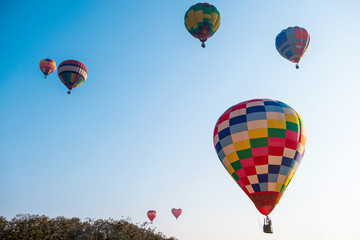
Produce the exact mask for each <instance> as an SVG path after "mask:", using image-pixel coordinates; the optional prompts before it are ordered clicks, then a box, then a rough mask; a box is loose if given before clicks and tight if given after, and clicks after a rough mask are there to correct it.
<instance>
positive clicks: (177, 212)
mask: <svg viewBox="0 0 360 240" xmlns="http://www.w3.org/2000/svg"><path fill="white" fill-rule="evenodd" d="M171 212H172V214H173V215H174V216H175V217H176V219H178V217H179V216H180V214H181V213H182V210H181V208H179V209H176V208H173V209H171Z"/></svg>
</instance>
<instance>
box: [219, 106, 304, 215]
mask: <svg viewBox="0 0 360 240" xmlns="http://www.w3.org/2000/svg"><path fill="white" fill-rule="evenodd" d="M306 138H307V137H306V131H305V126H304V123H303V121H302V119H301V118H300V115H299V114H298V113H297V112H296V111H295V110H294V109H292V108H291V107H289V106H288V105H286V104H285V103H283V102H280V101H275V100H270V99H254V100H250V101H245V102H241V103H239V104H236V105H235V106H233V107H231V108H229V109H228V110H227V111H225V112H224V113H223V114H222V115H221V117H220V118H219V120H218V121H217V123H216V125H215V129H214V138H213V140H214V146H215V149H216V153H217V155H218V157H219V159H220V161H221V163H222V164H223V165H224V167H225V168H226V170H227V171H228V173H229V174H230V175H231V177H232V178H233V179H234V180H235V182H236V183H237V184H238V185H239V186H240V188H241V189H242V190H243V191H244V192H245V193H246V195H247V196H248V197H249V198H250V199H251V200H252V202H253V203H254V205H255V206H256V208H257V209H258V210H259V212H260V213H261V214H263V215H265V216H267V215H269V214H270V213H271V211H272V210H273V209H274V207H275V206H276V205H277V204H278V203H279V201H280V198H281V197H282V196H283V194H284V192H285V190H286V188H287V187H288V185H289V183H290V181H291V179H292V178H293V176H294V174H295V171H296V170H297V168H298V166H299V164H300V162H301V159H302V157H303V156H304V152H305V143H306Z"/></svg>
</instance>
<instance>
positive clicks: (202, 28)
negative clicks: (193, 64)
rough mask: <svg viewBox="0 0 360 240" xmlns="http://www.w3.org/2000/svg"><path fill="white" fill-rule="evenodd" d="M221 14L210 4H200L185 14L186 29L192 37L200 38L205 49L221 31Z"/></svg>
mask: <svg viewBox="0 0 360 240" xmlns="http://www.w3.org/2000/svg"><path fill="white" fill-rule="evenodd" d="M220 19H221V18H220V13H219V11H218V10H217V9H216V7H215V6H213V5H211V4H209V3H198V4H195V5H193V6H191V7H190V8H189V10H188V11H187V12H186V14H185V27H186V29H187V30H188V31H189V33H190V34H191V35H193V36H194V37H195V38H198V39H199V40H200V41H201V42H202V44H201V46H202V47H203V48H204V47H205V42H206V40H207V39H208V38H210V37H211V36H212V35H214V33H215V32H216V31H217V30H218V29H219V26H220Z"/></svg>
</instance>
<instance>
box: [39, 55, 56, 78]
mask: <svg viewBox="0 0 360 240" xmlns="http://www.w3.org/2000/svg"><path fill="white" fill-rule="evenodd" d="M39 67H40V70H41V71H42V72H43V73H44V75H45V78H46V76H47V75H49V74H51V73H52V72H54V71H55V70H56V63H55V61H54V60H52V59H50V58H44V59H42V60H41V61H40V63H39Z"/></svg>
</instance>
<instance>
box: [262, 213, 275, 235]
mask: <svg viewBox="0 0 360 240" xmlns="http://www.w3.org/2000/svg"><path fill="white" fill-rule="evenodd" d="M263 231H264V233H273V227H272V224H271V219H270V218H269V217H268V216H266V218H265V219H264V226H263Z"/></svg>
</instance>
